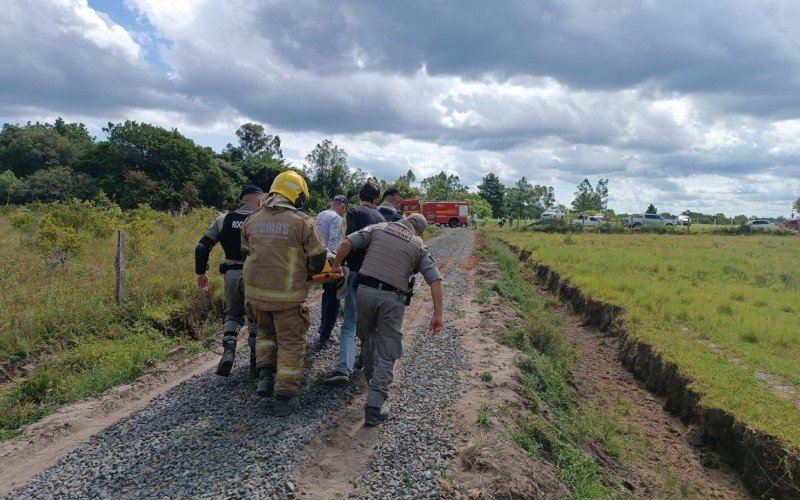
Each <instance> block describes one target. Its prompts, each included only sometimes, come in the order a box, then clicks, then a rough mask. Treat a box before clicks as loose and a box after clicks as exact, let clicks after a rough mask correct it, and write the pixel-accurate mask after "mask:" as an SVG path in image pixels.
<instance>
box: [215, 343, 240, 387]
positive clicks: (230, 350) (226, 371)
mask: <svg viewBox="0 0 800 500" xmlns="http://www.w3.org/2000/svg"><path fill="white" fill-rule="evenodd" d="M222 349H223V352H222V359H220V360H219V364H218V365H217V375H220V376H222V377H227V376H229V375H230V374H231V368H233V360H234V359H236V337H235V336H233V335H225V337H223V339H222Z"/></svg>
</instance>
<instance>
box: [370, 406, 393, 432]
mask: <svg viewBox="0 0 800 500" xmlns="http://www.w3.org/2000/svg"><path fill="white" fill-rule="evenodd" d="M388 419H389V409H388V408H386V406H385V405H384V406H382V407H380V408H378V407H377V406H366V407H364V426H365V427H375V426H376V425H378V424H380V423H381V422H383V421H385V420H388Z"/></svg>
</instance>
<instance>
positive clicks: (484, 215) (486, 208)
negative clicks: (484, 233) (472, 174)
mask: <svg viewBox="0 0 800 500" xmlns="http://www.w3.org/2000/svg"><path fill="white" fill-rule="evenodd" d="M465 199H467V200H469V201H470V206H471V207H472V210H473V211H474V212H475V213H476V214H478V217H480V218H481V219H488V218H489V217H492V206H491V205H490V204H489V202H488V201H486V200H484V199H483V197H481V195H479V194H477V193H467V195H466V197H465Z"/></svg>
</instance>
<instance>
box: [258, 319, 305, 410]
mask: <svg viewBox="0 0 800 500" xmlns="http://www.w3.org/2000/svg"><path fill="white" fill-rule="evenodd" d="M248 307H250V309H251V312H252V314H253V317H254V318H255V320H256V324H257V325H258V333H257V334H256V369H258V370H260V369H261V368H267V369H269V370H272V372H273V373H274V374H275V394H279V395H281V396H293V395H295V394H297V392H298V391H299V390H300V383H301V382H302V380H303V362H304V361H305V353H306V332H307V331H308V327H309V326H310V325H311V318H310V316H309V314H308V306H306V305H305V304H300V305H298V306H293V307H290V308H288V309H282V310H280V311H265V310H263V309H257V308H255V307H253V306H252V305H249V306H248Z"/></svg>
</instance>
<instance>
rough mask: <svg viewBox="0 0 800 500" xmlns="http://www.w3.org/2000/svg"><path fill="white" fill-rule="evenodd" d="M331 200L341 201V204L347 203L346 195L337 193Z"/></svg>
mask: <svg viewBox="0 0 800 500" xmlns="http://www.w3.org/2000/svg"><path fill="white" fill-rule="evenodd" d="M333 201H335V202H336V203H341V204H342V205H347V203H348V200H347V196H345V195H343V194H337V195H336V196H334V197H333Z"/></svg>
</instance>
